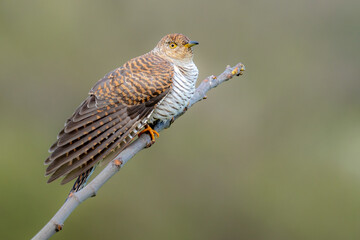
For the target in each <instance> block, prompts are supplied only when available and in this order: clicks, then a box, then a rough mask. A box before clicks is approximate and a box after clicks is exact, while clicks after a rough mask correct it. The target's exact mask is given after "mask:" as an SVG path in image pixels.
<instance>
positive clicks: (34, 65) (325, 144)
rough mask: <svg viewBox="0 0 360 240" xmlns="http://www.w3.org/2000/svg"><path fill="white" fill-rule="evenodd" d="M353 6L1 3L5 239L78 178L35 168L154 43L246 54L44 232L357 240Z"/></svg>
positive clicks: (214, 59) (211, 69)
mask: <svg viewBox="0 0 360 240" xmlns="http://www.w3.org/2000/svg"><path fill="white" fill-rule="evenodd" d="M359 23H360V1H358V0H352V1H351V0H350V1H332V0H328V1H310V0H305V1H286V0H275V1H266V0H260V1H239V0H223V1H189V0H183V1H160V0H158V1H145V0H143V1H126V2H125V1H69V0H65V1H4V0H3V1H0V66H1V71H0V79H1V83H0V107H1V118H0V133H1V135H0V136H1V137H0V148H1V157H0V163H1V167H0V188H1V198H0V233H1V239H29V238H30V237H32V236H33V235H35V233H36V232H38V231H39V230H40V229H41V228H42V227H43V225H44V224H45V223H46V222H47V221H48V220H49V219H50V218H51V217H52V216H53V214H55V212H56V211H57V210H58V208H59V207H60V206H61V205H62V204H63V202H64V200H65V198H66V195H67V193H68V191H69V189H70V187H71V185H70V184H68V185H66V186H60V185H59V182H56V183H52V184H46V180H47V179H46V178H45V177H44V171H45V166H44V165H43V161H44V160H45V158H46V157H47V155H48V153H47V149H48V148H49V146H50V145H51V144H52V143H53V142H54V141H55V139H56V135H57V133H58V131H59V130H60V129H61V128H62V126H63V124H64V122H65V120H66V119H67V117H69V116H70V115H71V114H72V113H73V111H74V110H75V108H76V107H77V106H78V105H79V104H80V103H81V101H82V100H83V99H84V98H85V97H86V96H87V93H88V91H89V89H90V88H91V87H92V85H93V84H94V83H95V82H96V81H97V80H98V79H100V78H101V77H102V76H104V75H105V74H106V73H107V72H109V71H111V70H113V69H114V68H116V67H117V66H120V65H122V64H123V63H124V62H125V61H127V60H129V59H130V58H133V57H136V56H138V55H141V54H143V53H145V52H147V51H149V50H151V49H152V48H153V47H154V46H155V44H156V43H157V42H158V40H160V38H161V37H162V36H164V35H165V34H168V33H174V32H180V33H184V34H186V35H188V36H189V37H190V38H191V39H193V40H196V41H199V42H200V45H199V46H198V47H196V52H195V58H194V61H195V63H196V64H197V66H198V68H199V70H200V76H199V80H202V79H204V78H205V77H207V76H208V75H211V74H219V73H221V72H222V71H223V70H224V68H225V66H226V65H227V64H230V65H235V64H236V63H238V62H240V61H241V62H243V63H244V64H245V65H246V72H245V74H244V75H243V76H242V77H238V78H234V79H232V80H231V81H229V82H227V83H225V84H223V85H221V86H220V87H218V88H216V89H214V90H213V91H211V92H210V93H209V94H208V99H207V100H205V101H203V102H201V103H199V104H196V105H195V106H194V107H193V108H191V110H190V111H189V112H188V113H187V114H186V115H184V116H183V117H182V118H181V119H179V120H178V121H176V123H175V124H174V125H173V126H172V127H171V128H170V129H169V130H166V131H164V132H162V134H161V137H160V138H159V139H158V140H157V142H156V144H155V145H154V146H153V147H152V148H150V149H147V150H145V151H142V152H141V153H139V154H138V155H136V157H135V158H134V159H132V160H131V161H130V162H129V163H128V164H127V165H126V167H124V168H123V169H122V170H121V172H120V173H119V174H117V175H116V176H114V177H113V178H112V179H111V180H110V181H109V182H108V183H107V184H106V185H104V186H103V188H102V189H101V190H100V191H99V192H98V196H97V197H96V198H92V199H90V200H88V201H86V202H84V203H83V204H81V206H80V207H79V208H78V209H76V210H75V212H73V214H72V215H71V216H70V217H69V219H68V220H67V221H66V222H65V226H64V231H62V232H61V233H58V234H56V235H55V236H54V237H53V238H52V239H274V240H275V239H276V240H279V239H360V227H359V226H360V161H359V157H360V120H359V119H360V79H359V76H360V57H359V56H360V44H359V43H360V27H359Z"/></svg>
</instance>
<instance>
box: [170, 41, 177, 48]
mask: <svg viewBox="0 0 360 240" xmlns="http://www.w3.org/2000/svg"><path fill="white" fill-rule="evenodd" d="M169 46H170V48H172V49H174V48H176V47H177V45H176V43H173V42H172V43H170V44H169Z"/></svg>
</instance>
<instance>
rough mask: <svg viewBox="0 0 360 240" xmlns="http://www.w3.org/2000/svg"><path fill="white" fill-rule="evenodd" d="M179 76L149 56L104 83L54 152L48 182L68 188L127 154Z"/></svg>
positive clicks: (70, 122) (67, 128)
mask: <svg viewBox="0 0 360 240" xmlns="http://www.w3.org/2000/svg"><path fill="white" fill-rule="evenodd" d="M145 63H146V64H145ZM173 74H174V73H173V68H172V65H171V63H169V62H167V61H165V60H164V59H162V58H161V57H159V56H157V55H155V54H153V53H148V54H145V55H143V56H140V57H138V58H135V59H132V60H130V61H129V62H127V63H125V64H124V65H123V66H122V67H120V68H117V69H115V70H114V71H112V72H110V73H108V74H107V75H106V76H105V77H104V78H102V79H100V80H99V81H98V82H97V83H96V84H95V86H94V87H93V88H92V89H91V91H90V93H89V97H88V98H86V99H85V101H83V102H82V103H81V104H80V106H79V107H78V108H77V109H76V111H75V112H74V114H73V115H72V116H71V118H69V119H68V120H67V121H66V123H65V127H64V128H63V129H62V130H61V131H60V133H59V135H58V139H57V141H56V142H55V143H54V144H53V145H52V146H51V147H50V150H49V152H50V153H51V154H50V156H49V157H48V158H47V159H46V160H45V164H48V165H49V166H48V167H47V169H46V175H51V176H50V178H49V180H48V182H52V181H54V180H55V179H57V178H60V177H63V176H64V179H63V181H62V182H61V183H62V184H64V183H67V182H69V181H71V180H72V179H74V178H76V177H77V176H79V175H81V174H82V173H84V172H86V171H87V170H88V169H90V168H91V167H93V166H94V165H95V164H96V163H98V162H99V161H100V160H102V159H104V158H105V157H106V156H108V155H109V154H110V153H111V152H114V151H115V149H117V150H118V151H121V150H123V149H124V148H125V147H126V146H127V145H128V144H129V143H130V142H131V140H132V139H133V137H134V136H135V135H136V132H137V131H139V130H140V129H141V128H142V127H143V126H144V125H145V123H146V121H147V119H148V117H149V115H150V114H151V113H152V111H153V110H154V109H155V107H156V104H157V103H158V102H159V101H161V99H163V98H164V97H165V96H166V94H167V93H168V92H169V90H170V88H171V86H172V77H173Z"/></svg>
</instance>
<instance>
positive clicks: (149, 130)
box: [138, 124, 160, 147]
mask: <svg viewBox="0 0 360 240" xmlns="http://www.w3.org/2000/svg"><path fill="white" fill-rule="evenodd" d="M146 132H148V133H149V135H150V138H151V143H150V144H149V145H148V146H146V147H151V146H152V145H153V144H154V143H155V135H156V136H157V137H159V136H160V135H159V133H158V132H157V131H155V130H154V129H152V128H151V127H150V126H149V125H148V124H146V125H145V129H144V130H142V131H141V132H140V133H139V134H138V136H139V137H140V136H141V135H142V134H143V133H146Z"/></svg>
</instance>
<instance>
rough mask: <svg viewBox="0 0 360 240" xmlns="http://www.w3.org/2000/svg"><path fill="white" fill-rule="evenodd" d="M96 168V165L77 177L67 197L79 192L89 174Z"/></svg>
mask: <svg viewBox="0 0 360 240" xmlns="http://www.w3.org/2000/svg"><path fill="white" fill-rule="evenodd" d="M95 168H96V165H95V166H93V167H91V168H89V169H88V170H86V171H85V172H83V173H82V174H80V175H79V177H78V178H77V179H76V181H75V183H74V185H73V187H72V188H71V191H70V192H69V195H70V194H71V193H74V192H78V191H80V190H81V189H82V188H84V187H85V186H86V183H87V181H88V180H89V178H90V176H91V174H92V173H93V172H94V170H95Z"/></svg>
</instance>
